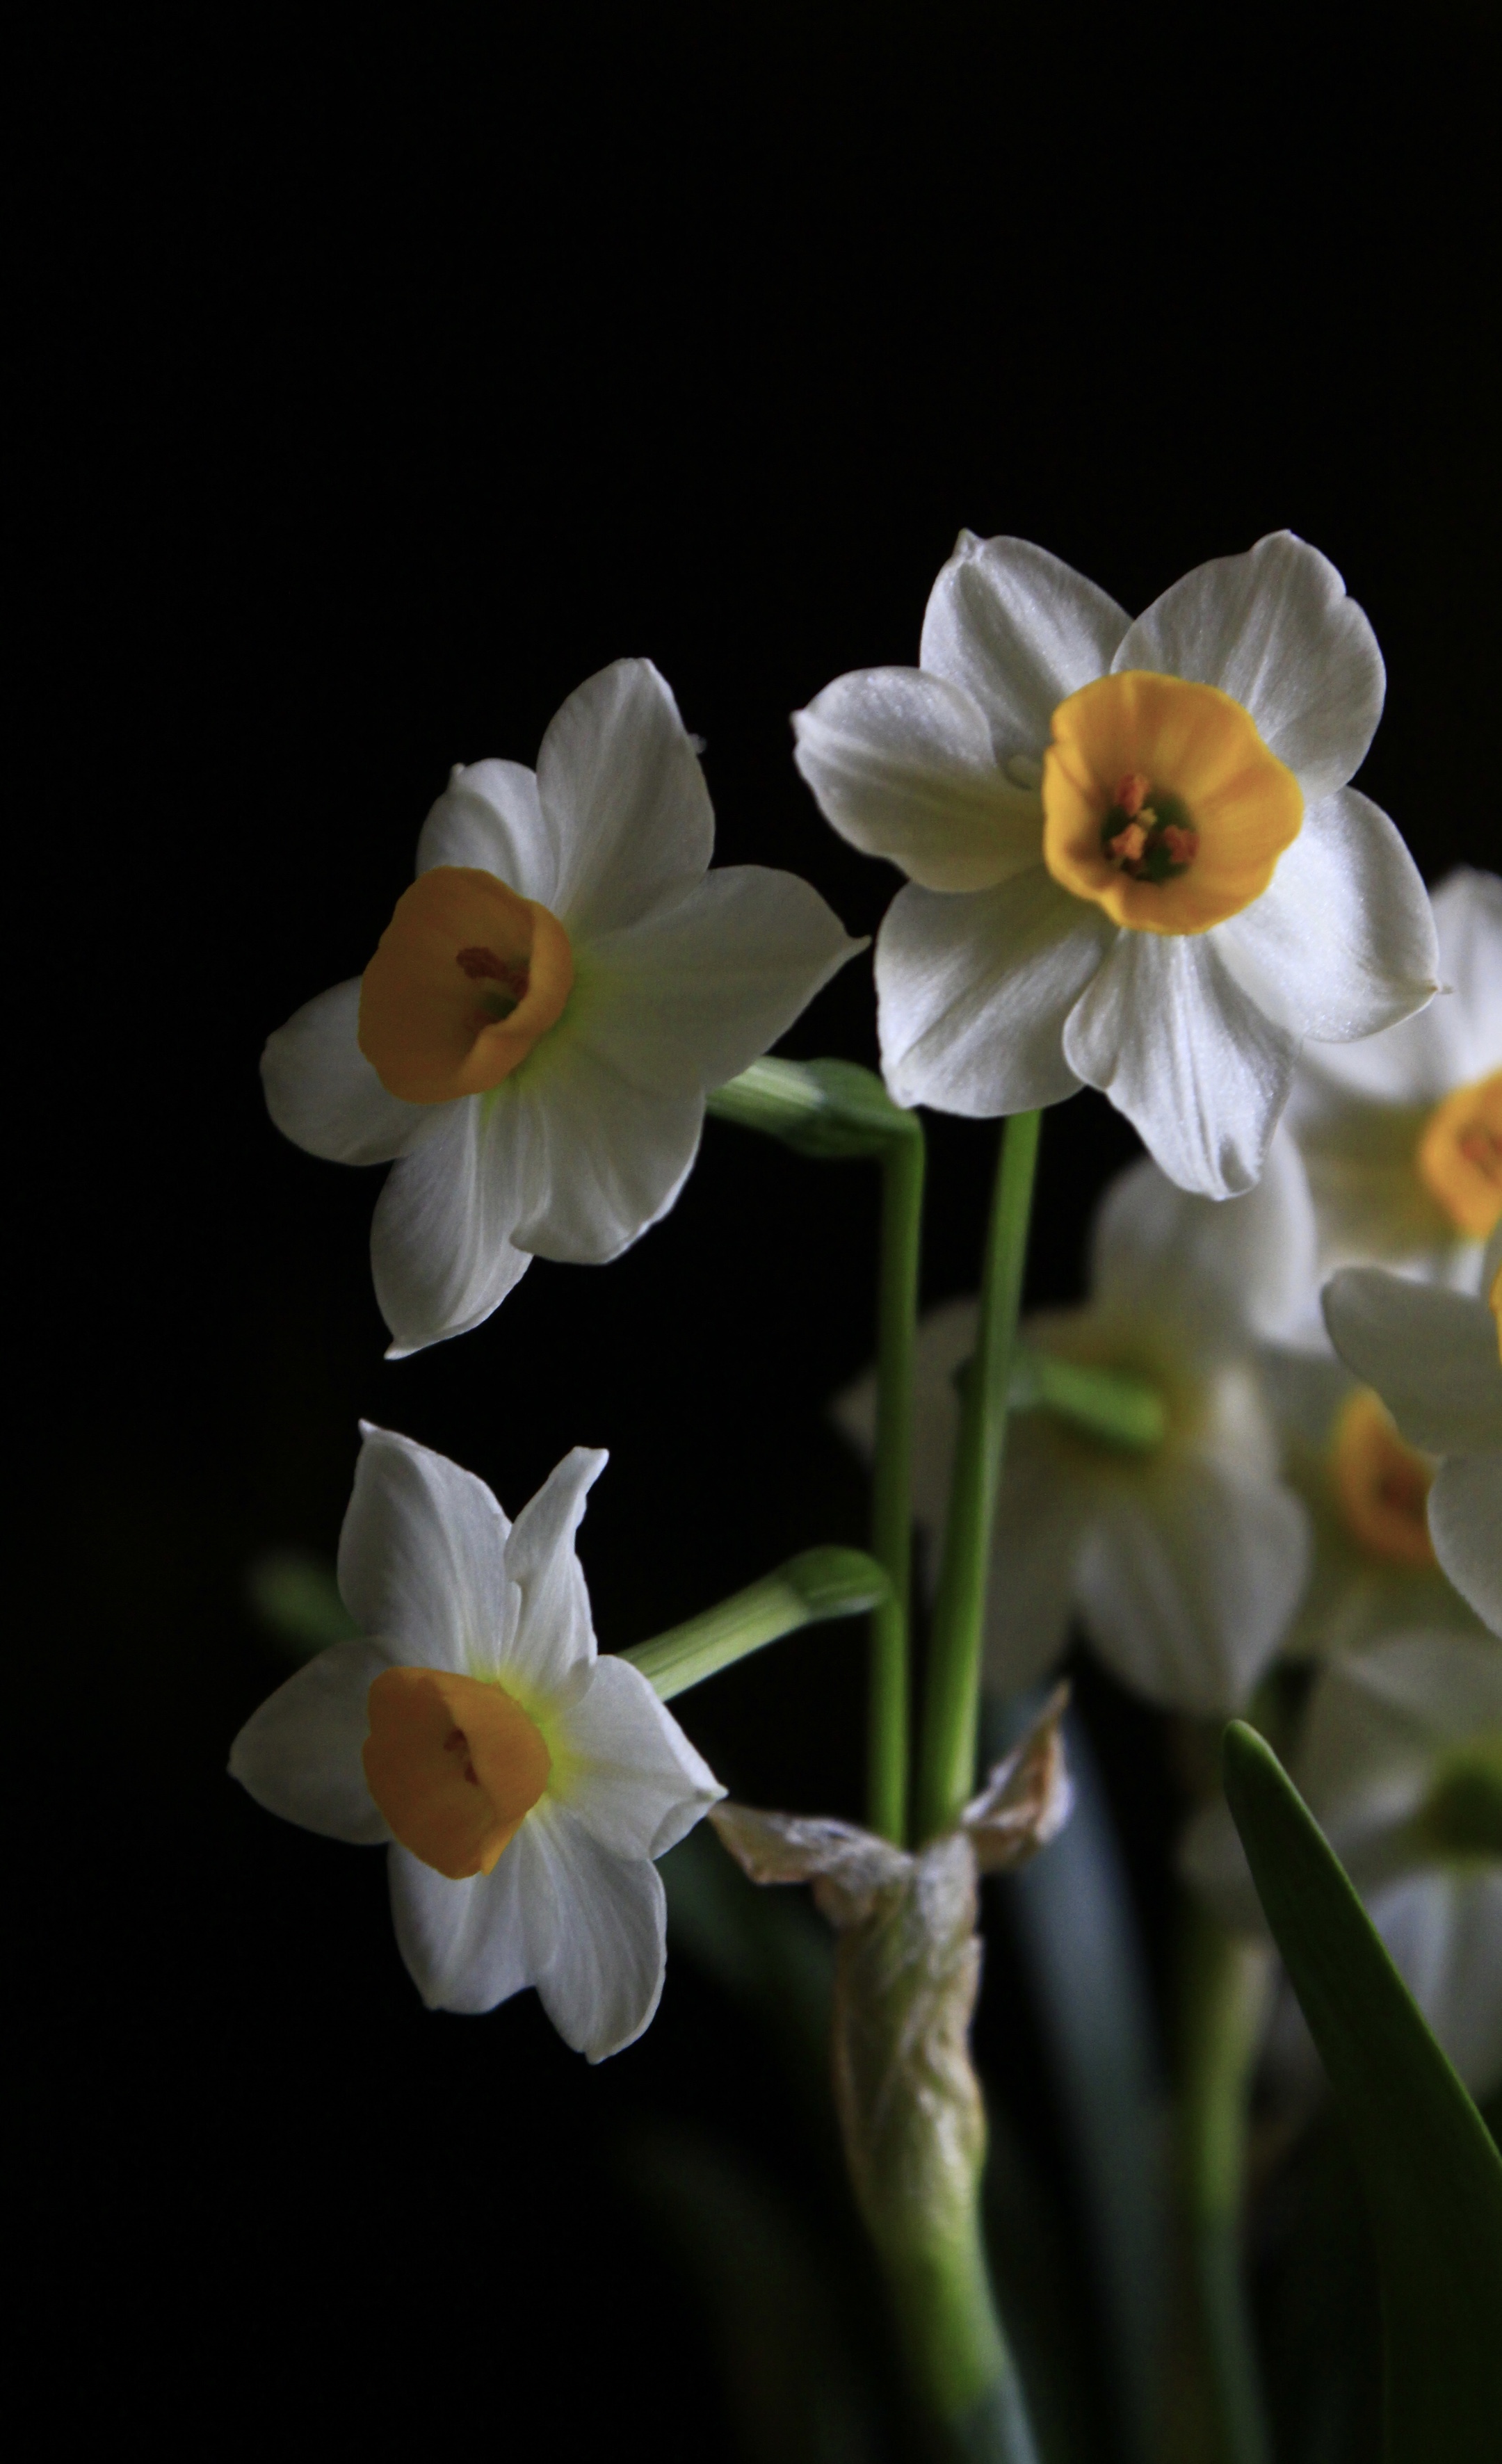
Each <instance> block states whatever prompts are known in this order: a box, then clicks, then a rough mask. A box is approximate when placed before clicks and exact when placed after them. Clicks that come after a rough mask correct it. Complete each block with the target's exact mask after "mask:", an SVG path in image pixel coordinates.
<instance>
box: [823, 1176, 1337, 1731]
mask: <svg viewBox="0 0 1502 2464" xmlns="http://www.w3.org/2000/svg"><path fill="white" fill-rule="evenodd" d="M1274 1203H1275V1193H1274V1191H1272V1190H1271V1189H1267V1188H1266V1187H1265V1190H1259V1191H1258V1192H1257V1193H1256V1195H1255V1196H1254V1197H1253V1198H1249V1199H1245V1200H1244V1201H1243V1202H1242V1204H1241V1205H1240V1206H1238V1207H1237V1208H1235V1209H1233V1210H1226V1209H1225V1208H1217V1207H1211V1206H1210V1205H1209V1204H1208V1203H1207V1202H1206V1201H1204V1200H1202V1199H1193V1198H1189V1197H1187V1196H1185V1195H1184V1194H1183V1193H1182V1191H1180V1190H1177V1189H1175V1188H1174V1186H1173V1185H1172V1183H1171V1182H1170V1181H1168V1180H1167V1179H1166V1178H1165V1177H1164V1176H1163V1175H1162V1174H1161V1173H1160V1172H1159V1171H1158V1169H1157V1168H1156V1166H1155V1165H1153V1164H1152V1163H1151V1162H1148V1161H1146V1160H1144V1161H1142V1162H1141V1163H1138V1164H1134V1165H1132V1166H1130V1167H1129V1169H1128V1170H1127V1171H1126V1172H1125V1173H1123V1174H1122V1175H1121V1176H1120V1177H1119V1178H1118V1179H1117V1180H1116V1182H1115V1184H1114V1186H1113V1187H1112V1189H1111V1190H1110V1191H1108V1193H1107V1196H1106V1199H1105V1201H1104V1203H1103V1205H1102V1207H1101V1210H1100V1214H1099V1216H1098V1218H1097V1220H1096V1223H1095V1227H1094V1234H1093V1265H1092V1274H1091V1296H1090V1299H1089V1300H1088V1301H1087V1302H1086V1303H1085V1305H1084V1306H1083V1307H1082V1308H1079V1309H1055V1310H1049V1311H1048V1312H1047V1313H1045V1314H1040V1315H1038V1316H1035V1317H1031V1318H1028V1319H1027V1321H1026V1322H1025V1324H1024V1327H1023V1330H1022V1332H1023V1340H1024V1342H1025V1343H1027V1345H1029V1346H1032V1347H1035V1348H1036V1349H1038V1350H1039V1351H1042V1352H1047V1353H1052V1354H1054V1355H1055V1356H1056V1357H1058V1358H1061V1359H1064V1360H1067V1361H1071V1362H1076V1363H1079V1364H1081V1365H1083V1366H1087V1367H1091V1368H1097V1369H1115V1370H1124V1371H1128V1372H1131V1373H1132V1374H1134V1375H1138V1376H1140V1377H1144V1378H1146V1379H1147V1380H1149V1381H1150V1383H1151V1384H1152V1385H1154V1386H1155V1387H1156V1388H1157V1390H1158V1392H1159V1393H1160V1396H1161V1397H1162V1401H1163V1404H1164V1407H1165V1411H1166V1429H1165V1434H1164V1436H1163V1438H1162V1440H1161V1441H1160V1443H1159V1444H1158V1445H1156V1446H1154V1447H1151V1448H1149V1449H1145V1450H1141V1451H1137V1450H1131V1449H1128V1448H1126V1447H1124V1446H1116V1445H1113V1444H1109V1443H1106V1442H1105V1441H1101V1440H1098V1439H1095V1438H1093V1437H1090V1436H1087V1435H1085V1434H1084V1433H1083V1432H1082V1431H1081V1430H1079V1429H1077V1428H1075V1427H1073V1426H1071V1425H1070V1424H1068V1423H1066V1422H1065V1421H1064V1420H1062V1419H1055V1418H1054V1417H1052V1416H1051V1415H1050V1414H1049V1413H1046V1412H1023V1413H1020V1414H1018V1415H1016V1416H1015V1417H1014V1418H1013V1419H1012V1420H1011V1422H1010V1424H1009V1427H1008V1430H1007V1439H1006V1465H1005V1472H1004V1474H1003V1478H1002V1485H1001V1493H1000V1497H999V1500H998V1506H997V1515H996V1529H995V1544H994V1553H993V1557H992V1564H991V1577H990V1584H989V1588H988V1594H987V1604H986V1676H987V1680H988V1682H989V1683H992V1684H993V1685H995V1686H997V1687H998V1688H1000V1689H1001V1690H1002V1691H1004V1692H1006V1693H1013V1692H1016V1691H1018V1690H1019V1689H1021V1688H1022V1687H1024V1686H1027V1685H1030V1684H1032V1683H1034V1681H1035V1680H1036V1679H1037V1678H1038V1677H1040V1676H1041V1675H1042V1674H1043V1672H1044V1671H1045V1670H1046V1669H1047V1668H1048V1667H1049V1664H1050V1663H1051V1662H1052V1661H1054V1660H1055V1659H1056V1658H1057V1656H1058V1654H1059V1653H1060V1651H1061V1650H1062V1649H1063V1647H1064V1643H1065V1639H1066V1637H1067V1632H1068V1627H1069V1621H1070V1617H1071V1614H1072V1615H1074V1616H1077V1617H1078V1618H1079V1620H1080V1622H1081V1624H1082V1625H1083V1627H1084V1629H1085V1632H1086V1634H1087V1636H1088V1637H1089V1639H1090V1641H1091V1642H1092V1644H1093V1647H1094V1649H1095V1651H1096V1653H1097V1654H1098V1656H1099V1658H1100V1659H1101V1660H1103V1661H1105V1663H1106V1665H1107V1666H1108V1667H1109V1668H1110V1669H1111V1670H1112V1672H1113V1674H1114V1675H1115V1676H1116V1677H1117V1678H1118V1679H1119V1680H1120V1681H1121V1683H1123V1684H1124V1685H1128V1686H1130V1687H1131V1688H1132V1690H1133V1691H1134V1692H1136V1693H1138V1694H1143V1695H1145V1696H1146V1697H1147V1698H1148V1700H1149V1701H1150V1702H1154V1703H1160V1704H1163V1705H1169V1706H1171V1707H1173V1708H1174V1709H1177V1710H1182V1711H1188V1712H1192V1713H1196V1714H1200V1715H1204V1716H1209V1715H1211V1714H1214V1713H1217V1712H1224V1711H1228V1710H1234V1709H1235V1708H1237V1706H1238V1705H1241V1704H1242V1703H1244V1702H1245V1701H1246V1699H1247V1696H1248V1693H1249V1692H1250V1690H1251V1688H1252V1686H1253V1685H1254V1684H1255V1683H1256V1682H1257V1679H1258V1678H1259V1677H1260V1676H1261V1674H1262V1672H1263V1670H1264V1668H1265V1667H1266V1666H1267V1664H1268V1662H1269V1661H1270V1659H1271V1658H1272V1655H1273V1653H1274V1652H1275V1651H1276V1649H1277V1647H1278V1644H1279V1641H1280V1639H1281V1638H1282V1636H1283V1634H1284V1631H1285V1629H1286V1628H1287V1626H1288V1623H1289V1620H1290V1618H1291V1617H1292V1615H1293V1612H1294V1609H1295V1607H1296V1606H1297V1603H1298V1598H1299V1594H1300V1591H1301V1589H1302V1587H1303V1582H1304V1576H1305V1571H1306V1568H1307V1565H1308V1561H1309V1529H1308V1517H1307V1515H1306V1513H1305V1510H1304V1508H1303V1507H1302V1506H1301V1504H1300V1503H1299V1501H1298V1499H1297V1498H1296V1497H1294V1496H1293V1495H1292V1491H1291V1490H1290V1489H1288V1488H1287V1487H1286V1486H1285V1485H1283V1483H1282V1481H1281V1479H1280V1477H1279V1471H1278V1446H1277V1439H1276V1434H1275V1431H1274V1428H1273V1424H1272V1420H1271V1417H1270V1412H1269V1409H1268V1404H1267V1400H1266V1397H1265V1396H1264V1393H1263V1390H1262V1385H1261V1381H1260V1377H1259V1374H1258V1368H1257V1345H1256V1341H1255V1330H1256V1328H1257V1325H1258V1323H1259V1320H1260V1318H1261V1316H1262V1315H1263V1314H1264V1313H1270V1314H1271V1315H1273V1316H1275V1315H1276V1314H1277V1313H1278V1310H1279V1309H1280V1307H1281V1305H1282V1296H1281V1281H1282V1278H1283V1277H1284V1275H1285V1273H1286V1271H1287V1259H1286V1255H1285V1253H1284V1251H1283V1249H1282V1247H1281V1245H1280V1243H1278V1242H1276V1241H1275V1240H1271V1239H1270V1238H1269V1237H1268V1232H1269V1224H1270V1221H1271V1220H1272V1216H1273V1210H1274ZM1223 1226H1225V1227H1226V1230H1230V1231H1233V1233H1234V1236H1235V1237H1234V1238H1233V1239H1230V1240H1227V1239H1226V1237H1224V1232H1223ZM975 1325H976V1310H975V1304H974V1303H973V1302H970V1301H960V1302H952V1303H950V1304H949V1306H948V1307H947V1308H944V1309H937V1310H935V1311H934V1313H933V1314H932V1316H930V1317H929V1318H927V1319H926V1320H925V1321H924V1323H923V1325H922V1327H921V1328H920V1329H919V1332H918V1355H917V1393H916V1408H915V1419H914V1509H915V1513H916V1515H917V1520H918V1522H919V1524H920V1525H921V1527H922V1528H923V1529H924V1530H925V1532H926V1533H927V1534H928V1535H929V1536H930V1538H931V1540H932V1541H933V1543H934V1544H935V1547H934V1553H935V1555H936V1557H937V1545H938V1539H939V1534H940V1533H941V1532H942V1529H943V1523H944V1517H945V1513H946V1511H947V1507H948V1496H949V1482H950V1469H951V1465H952V1463H953V1460H954V1450H955V1441H956V1437H957V1435H958V1430H959V1419H960V1404H959V1397H958V1395H957V1393H956V1390H955V1383H954V1378H955V1373H956V1371H957V1370H959V1369H960V1368H961V1366H962V1365H963V1363H964V1362H965V1361H966V1360H967V1359H968V1358H969V1356H970V1353H971V1352H972V1350H973V1348H974V1341H975ZM835 1411H836V1417H837V1418H838V1419H839V1421H840V1423H841V1425H842V1426H843V1427H844V1428H845V1430H846V1431H847V1433H848V1434H849V1435H850V1436H851V1437H852V1438H853V1439H854V1440H855V1441H856V1442H857V1443H858V1444H861V1445H863V1446H865V1447H867V1448H869V1447H870V1444H871V1442H872V1429H873V1424H874V1393H873V1386H872V1381H871V1380H870V1379H866V1380H863V1381H862V1383H861V1384H860V1385H859V1386H857V1387H854V1388H852V1389H851V1390H850V1393H849V1394H848V1395H846V1396H844V1397H841V1399H840V1401H839V1402H838V1403H837V1404H836V1406H835Z"/></svg>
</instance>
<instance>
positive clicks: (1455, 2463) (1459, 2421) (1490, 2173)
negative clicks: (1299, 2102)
mask: <svg viewBox="0 0 1502 2464" xmlns="http://www.w3.org/2000/svg"><path fill="white" fill-rule="evenodd" d="M1222 1768H1223V1772H1224V1777H1225V1783H1226V1801H1227V1802H1228V1804H1229V1806H1230V1810H1231V1813H1232V1815H1233V1816H1234V1818H1235V1822H1236V1828H1237V1830H1238V1831H1239V1832H1240V1834H1241V1838H1242V1845H1243V1846H1244V1848H1245V1849H1246V1851H1247V1859H1248V1863H1249V1865H1250V1867H1251V1872H1252V1879H1253V1881H1255V1883H1256V1885H1257V1892H1258V1896H1259V1898H1260V1899H1261V1902H1262V1905H1263V1908H1264V1911H1265V1912H1266V1915H1267V1919H1268V1923H1269V1925H1270V1926H1271V1928H1272V1932H1273V1934H1274V1936H1275V1938H1276V1941H1277V1945H1278V1948H1279V1949H1280V1950H1281V1952H1282V1954H1283V1958H1284V1962H1285V1964H1286V1966H1287V1968H1288V1971H1289V1975H1290V1978H1291V1979H1292V1985H1293V1990H1294V1991H1295V1992H1296V1994H1297V1995H1298V1998H1299V2002H1300V2004H1301V2005H1302V2008H1303V2012H1304V2016H1305V2018H1306V2019H1307V2020H1308V2022H1309V2027H1310V2033H1311V2035H1313V2037H1314V2042H1315V2044H1316V2045H1317V2047H1318V2049H1319V2056H1320V2059H1321V2061H1322V2062H1323V2063H1324V2066H1325V2071H1326V2073H1327V2075H1328V2077H1329V2079H1330V2084H1331V2086H1332V2088H1333V2089H1334V2091H1335V2096H1336V2104H1337V2105H1338V2107H1339V2111H1340V2115H1341V2118H1342V2120H1343V2122H1344V2123H1345V2127H1346V2129H1347V2131H1348V2133H1349V2136H1350V2140H1351V2145H1352V2148H1353V2151H1354V2153H1355V2156H1356V2160H1357V2163H1358V2167H1359V2169H1360V2173H1361V2179H1362V2184H1363V2187H1364V2189H1365V2192H1366V2198H1367V2204H1368V2207H1369V2210H1370V2212H1371V2218H1372V2229H1373V2236H1374V2239H1375V2241H1376V2245H1377V2257H1378V2267H1379V2270H1380V2273H1381V2287H1382V2325H1383V2341H1384V2346H1385V2388H1384V2397H1385V2403H1384V2411H1385V2418H1386V2454H1387V2464H1439V2459H1441V2458H1443V2459H1444V2464H1495V2459H1496V2457H1497V2455H1498V2453H1502V2160H1499V2158H1498V2155H1497V2151H1496V2148H1495V2147H1494V2146H1493V2145H1492V2142H1491V2136H1490V2134H1489V2133H1488V2131H1487V2128H1486V2125H1485V2123H1483V2122H1482V2119H1481V2116H1480V2115H1479V2113H1478V2112H1477V2111H1476V2108H1475V2106H1474V2104H1473V2103H1472V2102H1471V2101H1470V2098H1469V2096H1468V2095H1467V2093H1466V2090H1465V2088H1464V2087H1463V2085H1462V2084H1461V2081H1460V2080H1459V2079H1458V2078H1457V2077H1456V2075H1455V2072H1454V2071H1453V2069H1452V2068H1451V2066H1450V2064H1449V2062H1448V2061H1447V2058H1446V2057H1445V2055H1444V2054H1443V2053H1442V2051H1441V2050H1440V2047H1439V2046H1438V2045H1437V2044H1436V2042H1435V2040H1434V2038H1433V2036H1432V2035H1431V2034H1430V2033H1429V2030H1428V2028H1427V2026H1426V2025H1425V2020H1424V2019H1423V2017H1422V2015H1421V2014H1420V2012H1419V2010H1418V2008H1417V2006H1416V2004H1415V2003H1414V2001H1413V1999H1412V1996H1411V1995H1410V1994H1409V1992H1408V1990H1407V1988H1406V1986H1405V1985H1404V1984H1403V1980H1402V1978H1401V1977H1400V1976H1399V1974H1398V1971H1397V1969H1395V1968H1394V1966H1393V1964H1392V1962H1391V1960H1390V1959H1389V1958H1388V1956H1387V1953H1386V1951H1385V1949H1384V1948H1383V1947H1382V1944H1381V1940H1380V1938H1379V1936H1378V1934H1377V1933H1376V1931H1375V1929H1374V1927H1373V1925H1372V1923H1371V1920H1370V1919H1369V1918H1368V1916H1367V1914H1366V1911H1365V1909H1364V1908H1363V1907H1362V1906H1361V1903H1360V1902H1359V1900H1358V1898H1357V1895H1356V1892H1355V1890H1354V1889H1353V1887H1352V1885H1351V1882H1350V1881H1349V1880H1348V1878H1347V1876H1346V1873H1345V1871H1344V1869H1343V1867H1342V1866H1341V1864H1340V1862H1339V1860H1338V1859H1337V1858H1336V1855H1335V1852H1334V1850H1333V1849H1332V1848H1331V1847H1330V1845H1329V1842H1328V1841H1327V1840H1326V1838H1325V1837H1324V1835H1323V1833H1322V1832H1321V1831H1320V1829H1319V1827H1318V1825H1317V1824H1316V1823H1315V1821H1314V1817H1313V1815H1311V1814H1310V1812H1309V1810H1308V1808H1307V1807H1306V1805H1305V1804H1304V1801H1303V1799H1302V1797H1300V1795H1299V1794H1298V1792H1297V1790H1296V1789H1295V1788H1294V1787H1293V1784H1292V1781H1291V1780H1290V1779H1289V1777H1288V1775H1287V1773H1286V1772H1285V1771H1284V1770H1283V1768H1282V1765H1281V1764H1280V1763H1279V1761H1278V1759H1277V1757H1276V1755H1275V1754H1274V1753H1273V1752H1272V1750H1271V1749H1270V1747H1269V1746H1268V1745H1267V1744H1266V1743H1265V1742H1264V1740H1263V1739H1262V1738H1261V1737H1259V1736H1258V1735H1257V1733H1256V1731H1255V1730H1254V1729H1252V1728H1248V1727H1246V1726H1245V1724H1244V1723H1243V1722H1241V1721H1239V1720H1237V1721H1233V1722H1232V1723H1231V1725H1230V1727H1228V1728H1227V1729H1226V1738H1225V1743H1224V1746H1223V1749H1222Z"/></svg>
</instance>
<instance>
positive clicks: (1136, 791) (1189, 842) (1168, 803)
mask: <svg viewBox="0 0 1502 2464" xmlns="http://www.w3.org/2000/svg"><path fill="white" fill-rule="evenodd" d="M1100 851H1101V854H1102V855H1103V856H1104V857H1105V858H1106V860H1107V862H1108V863H1109V864H1114V865H1115V867H1116V869H1117V870H1118V871H1119V872H1124V873H1125V874H1126V875H1127V877H1128V879H1129V880H1131V881H1150V882H1153V883H1154V884H1156V885H1161V884H1162V883H1163V882H1165V881H1177V880H1178V879H1179V877H1180V875H1181V874H1182V873H1185V872H1187V871H1188V869H1189V867H1190V866H1191V865H1192V864H1193V862H1194V860H1195V857H1196V856H1197V855H1198V854H1199V852H1200V833H1199V831H1198V830H1197V829H1196V828H1195V825H1194V824H1193V822H1192V821H1191V819H1190V817H1189V807H1188V805H1187V804H1186V803H1184V801H1183V798H1182V796H1176V795H1175V794H1174V793H1173V790H1172V789H1171V788H1169V787H1155V786H1154V784H1153V782H1152V781H1151V780H1150V779H1148V778H1145V777H1144V776H1143V774H1142V772H1141V771H1140V770H1129V771H1127V772H1126V774H1125V776H1124V777H1123V778H1121V779H1118V780H1117V781H1116V792H1115V800H1114V802H1113V803H1111V804H1110V805H1109V807H1108V808H1107V812H1106V817H1105V820H1104V821H1103V822H1102V823H1101V825H1100Z"/></svg>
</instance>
